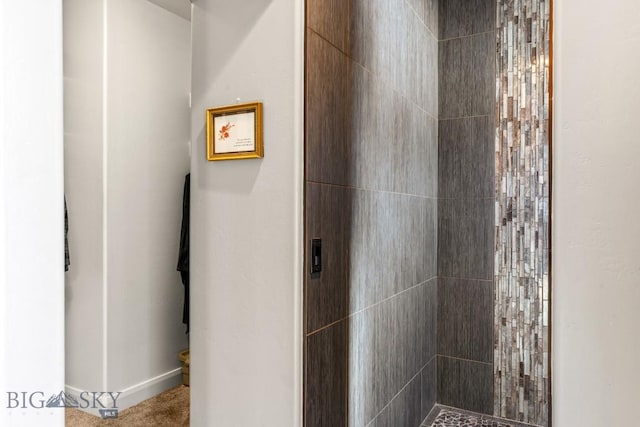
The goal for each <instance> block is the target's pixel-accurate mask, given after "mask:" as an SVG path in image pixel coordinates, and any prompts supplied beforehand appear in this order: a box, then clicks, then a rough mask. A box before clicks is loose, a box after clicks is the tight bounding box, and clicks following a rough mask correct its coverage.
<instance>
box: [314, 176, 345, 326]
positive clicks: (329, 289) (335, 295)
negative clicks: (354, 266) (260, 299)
mask: <svg viewBox="0 0 640 427" xmlns="http://www.w3.org/2000/svg"><path fill="white" fill-rule="evenodd" d="M306 188H307V191H306V200H305V209H306V212H307V215H306V232H307V242H305V243H306V245H307V248H305V249H306V251H309V250H310V249H309V247H310V241H311V239H322V272H321V273H320V275H319V277H315V278H312V277H311V274H310V271H311V267H310V264H309V259H310V256H309V254H308V253H307V256H306V257H305V281H306V298H305V300H306V316H307V329H306V330H307V332H311V331H315V330H317V329H319V328H321V327H323V326H326V325H328V324H330V323H333V322H335V321H337V320H340V319H343V318H344V317H346V316H347V315H348V314H349V300H348V298H349V289H348V282H347V260H348V257H347V247H348V243H349V237H350V230H349V227H350V218H351V206H350V202H351V190H349V189H347V188H345V187H338V186H333V185H325V184H315V183H309V184H307V187H306Z"/></svg>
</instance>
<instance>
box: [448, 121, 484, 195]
mask: <svg viewBox="0 0 640 427" xmlns="http://www.w3.org/2000/svg"><path fill="white" fill-rule="evenodd" d="M438 135H439V138H440V141H439V144H438V158H439V160H438V175H439V176H438V183H439V184H438V185H439V193H438V195H439V197H443V198H464V197H471V198H480V197H485V198H486V197H493V195H494V181H495V136H494V135H495V125H494V123H493V116H480V117H467V118H460V119H449V120H440V122H439V128H438Z"/></svg>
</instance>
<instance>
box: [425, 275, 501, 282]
mask: <svg viewBox="0 0 640 427" xmlns="http://www.w3.org/2000/svg"><path fill="white" fill-rule="evenodd" d="M438 279H453V280H466V281H469V282H491V283H493V281H494V279H474V278H473V277H455V276H438Z"/></svg>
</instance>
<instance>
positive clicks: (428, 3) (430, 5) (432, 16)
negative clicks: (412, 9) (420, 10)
mask: <svg viewBox="0 0 640 427" xmlns="http://www.w3.org/2000/svg"><path fill="white" fill-rule="evenodd" d="M424 3H425V5H424V23H425V24H426V26H427V28H429V31H431V34H433V36H434V37H435V38H436V39H439V38H440V35H439V34H440V32H439V30H438V26H439V25H438V15H439V13H438V8H439V3H440V1H439V0H424Z"/></svg>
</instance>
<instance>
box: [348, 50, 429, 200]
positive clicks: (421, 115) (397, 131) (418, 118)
mask: <svg viewBox="0 0 640 427" xmlns="http://www.w3.org/2000/svg"><path fill="white" fill-rule="evenodd" d="M350 72H351V84H350V88H351V89H350V93H351V94H352V99H351V109H350V112H349V123H350V129H349V134H350V139H351V143H350V146H351V150H350V158H349V161H348V164H349V165H350V167H351V168H350V170H349V172H350V178H349V183H350V184H351V185H353V186H355V187H359V188H366V189H371V190H380V191H394V192H399V193H406V194H416V195H421V196H429V197H435V196H436V194H437V162H438V159H437V157H438V154H437V143H438V142H437V134H438V129H437V127H438V122H437V120H436V119H435V118H433V117H431V116H430V115H429V114H427V113H426V112H425V111H424V110H422V109H420V108H417V107H416V106H415V105H414V104H412V103H411V102H409V101H408V100H407V99H405V98H404V97H402V96H401V95H400V94H399V93H398V92H397V91H395V90H394V89H393V88H392V87H390V86H389V85H388V84H386V83H385V82H383V81H381V80H380V79H378V78H376V77H375V76H373V75H372V74H371V73H370V72H368V71H367V70H365V69H364V68H362V67H361V66H360V65H358V64H355V63H352V64H351V67H350Z"/></svg>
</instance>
